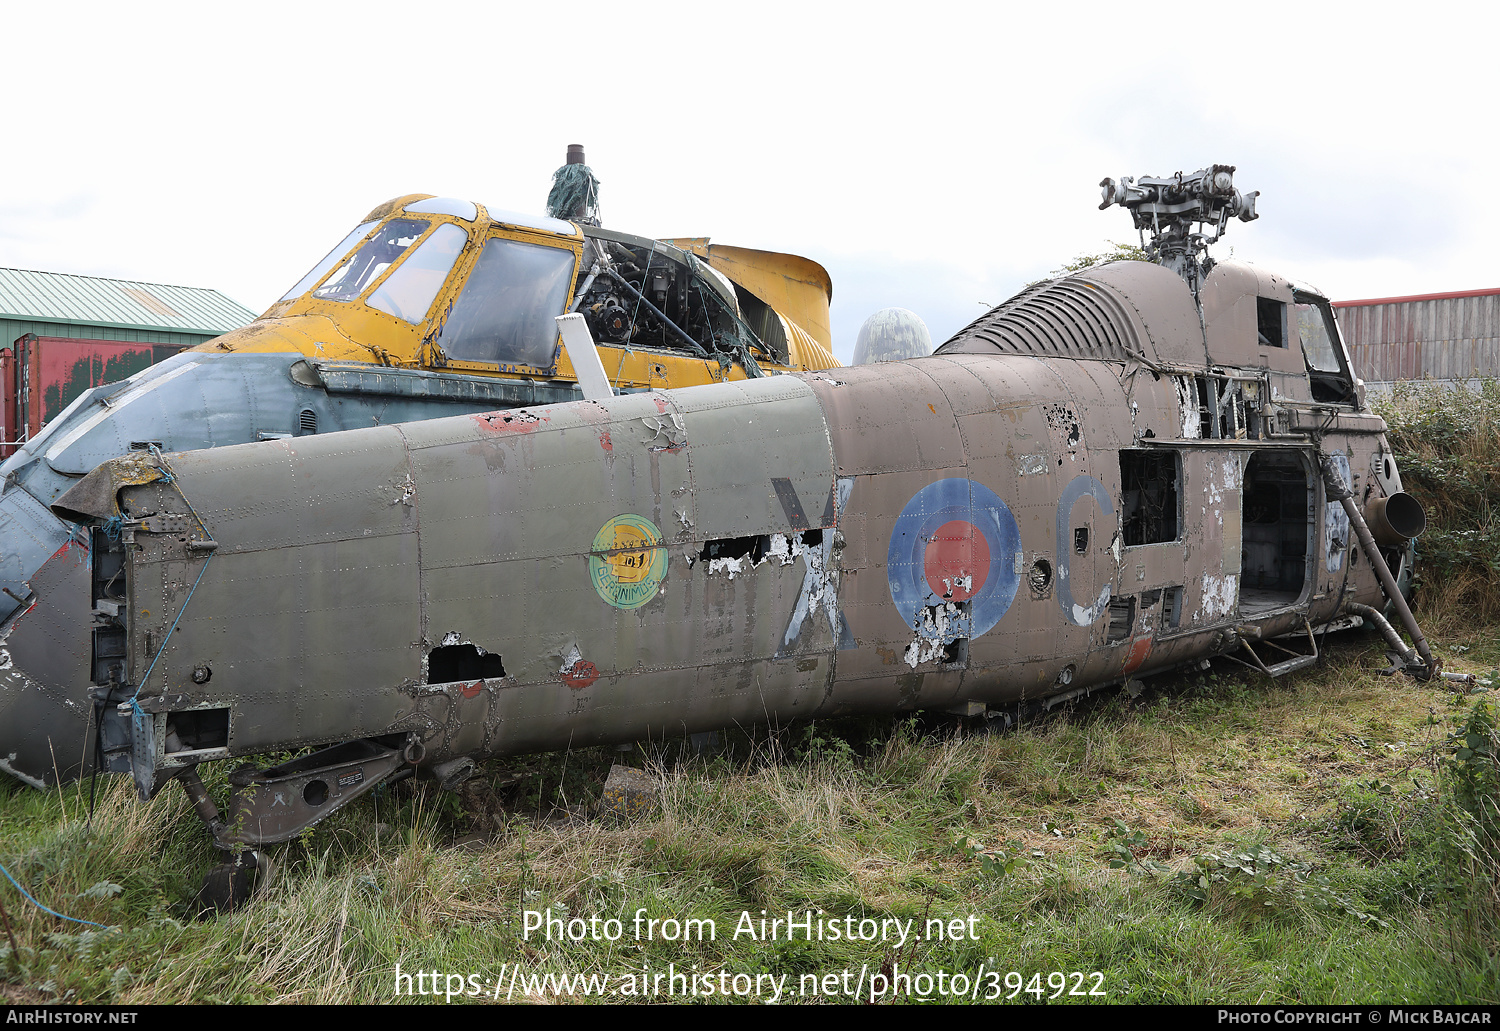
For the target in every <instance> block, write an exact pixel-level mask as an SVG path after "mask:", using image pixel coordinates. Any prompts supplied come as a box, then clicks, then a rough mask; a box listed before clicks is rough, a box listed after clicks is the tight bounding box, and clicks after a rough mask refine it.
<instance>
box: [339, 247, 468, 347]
mask: <svg viewBox="0 0 1500 1031" xmlns="http://www.w3.org/2000/svg"><path fill="white" fill-rule="evenodd" d="M468 242H469V234H468V233H466V232H464V231H463V230H462V229H460V228H459V227H458V226H455V225H440V226H438V227H437V228H436V229H434V230H433V231H432V235H431V236H429V237H428V238H427V239H425V240H423V241H422V242H421V243H420V244H418V245H417V249H416V250H415V251H413V252H412V253H411V254H409V255H407V257H406V260H405V261H403V262H402V263H401V266H400V267H399V268H397V269H396V271H394V272H392V273H391V274H390V275H389V276H386V277H385V282H383V283H381V284H380V286H378V287H376V288H375V290H374V291H373V292H372V293H371V294H370V296H369V298H367V299H366V301H365V303H366V304H368V305H369V306H370V307H372V308H379V309H380V310H381V311H384V312H389V313H390V314H392V315H394V316H396V317H397V318H398V319H405V320H406V321H407V322H413V323H415V322H421V321H422V320H423V319H425V318H427V309H428V308H431V307H432V302H433V300H434V299H436V298H437V295H438V291H439V290H441V289H442V288H443V283H445V282H447V279H448V273H449V272H451V271H453V263H454V262H455V261H457V260H458V255H459V252H460V251H462V250H463V249H464V244H466V243H468Z"/></svg>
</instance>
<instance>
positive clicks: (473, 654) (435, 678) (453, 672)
mask: <svg viewBox="0 0 1500 1031" xmlns="http://www.w3.org/2000/svg"><path fill="white" fill-rule="evenodd" d="M503 676H505V663H503V662H501V661H500V656H499V655H497V654H495V653H494V652H486V651H483V650H481V649H480V648H478V647H476V646H475V645H472V644H448V645H443V646H442V647H440V648H434V649H432V651H431V652H429V653H428V655H427V682H428V683H429V684H451V683H453V682H454V681H456V680H494V679H496V678H498V677H503Z"/></svg>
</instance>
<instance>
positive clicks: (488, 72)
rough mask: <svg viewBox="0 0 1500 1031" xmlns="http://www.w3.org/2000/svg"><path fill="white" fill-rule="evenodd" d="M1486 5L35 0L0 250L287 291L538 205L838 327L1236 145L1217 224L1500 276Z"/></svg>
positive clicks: (40, 259)
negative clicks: (467, 205)
mask: <svg viewBox="0 0 1500 1031" xmlns="http://www.w3.org/2000/svg"><path fill="white" fill-rule="evenodd" d="M1493 10H1494V9H1492V8H1488V7H1487V6H1483V7H1481V6H1480V5H1464V6H1462V7H1457V6H1449V5H1445V4H1441V3H1426V4H1420V5H1402V6H1400V7H1396V6H1395V5H1387V4H1361V5H1354V4H1343V5H1333V4H1329V5H1324V4H1319V3H1307V2H1303V3H1295V4H1272V3H1236V4H1205V3H1201V2H1192V3H1178V4H1170V3H1167V4H1145V5H1143V4H1126V3H1119V2H1112V3H1105V4H1078V3H1074V4H1066V5H1062V4H1057V5H1052V4H1037V3H1027V4H1015V5H1011V4H1005V3H988V4H977V3H976V4H947V3H941V2H929V3H922V4H913V3H910V2H906V3H899V4H882V3H864V4H859V5H856V4H822V3H818V2H816V0H803V2H797V3H767V2H761V3H756V4H736V5H728V4H706V3H669V2H652V3H611V4H602V5H594V4H589V3H546V4H543V3H539V2H533V3H526V4H514V3H489V4H460V3H446V2H442V0H428V2H425V3H405V4H389V5H382V4H376V3H359V4H354V3H348V4H336V5H335V4H323V3H317V2H303V3H290V4H281V3H255V4H233V5H230V4H225V5H215V4H201V3H194V4H183V5H170V4H153V3H149V2H147V3H137V4H118V3H111V4H102V5H96V4H89V3H70V4H67V5H61V4H52V5H44V4H27V5H19V4H17V5H11V6H10V7H9V8H8V10H7V12H6V15H5V19H4V24H5V31H6V35H7V37H8V39H9V42H10V45H9V46H7V47H6V66H5V75H6V82H7V90H6V93H7V98H6V104H5V115H4V118H3V119H0V127H3V128H0V140H3V144H0V149H3V153H4V160H3V162H0V266H7V267H15V268H31V269H44V270H50V271H59V272H75V273H81V274H86V275H97V276H112V277H118V278H125V279H139V280H146V281H151V282H163V283H175V284H181V285H187V286H205V287H214V288H217V289H219V290H221V291H223V292H224V293H226V294H228V295H229V296H230V297H233V298H234V299H235V300H237V301H239V302H240V303H242V304H244V305H246V306H248V307H250V308H252V309H254V310H256V311H260V310H263V309H264V308H265V307H267V306H268V305H269V304H270V303H271V302H272V301H274V300H275V299H276V298H277V297H278V296H280V294H281V293H282V292H283V291H284V290H285V289H286V288H287V287H288V286H289V285H290V284H292V283H293V282H295V281H296V280H297V279H298V278H299V277H300V276H301V275H302V274H303V273H304V272H305V271H306V270H307V269H308V268H310V267H311V266H312V265H313V264H314V263H315V262H316V261H317V260H318V259H319V258H321V257H322V255H323V254H324V253H325V252H326V251H327V250H328V249H329V248H330V247H331V246H333V244H334V243H336V242H337V241H338V240H339V239H340V238H341V237H342V236H343V234H344V233H346V232H347V231H348V230H349V229H350V228H352V227H353V226H354V225H355V224H356V223H357V222H358V221H359V219H360V217H361V216H362V215H364V214H365V213H366V212H367V211H368V210H369V209H370V208H372V207H374V206H375V205H376V204H378V203H379V202H381V201H383V200H386V199H388V198H390V197H393V196H397V195H400V194H404V193H412V192H422V193H435V194H438V195H443V196H459V197H466V198H470V199H473V200H478V201H480V202H482V203H485V204H488V205H490V206H492V207H497V208H506V209H511V210H520V211H534V212H540V211H541V210H542V208H543V204H544V201H545V198H546V193H547V189H548V187H549V185H550V176H551V173H552V171H553V170H554V169H555V168H556V167H557V166H558V165H560V164H561V163H562V161H563V157H564V152H565V149H566V146H567V144H569V143H582V144H584V145H585V147H586V148H587V155H588V160H589V164H590V165H591V166H592V167H593V169H594V171H595V173H596V174H597V175H598V177H599V179H600V180H601V182H602V187H601V192H600V204H601V209H602V215H603V218H604V223H605V225H606V226H610V227H612V228H617V229H621V230H625V231H627V232H634V233H640V234H643V235H648V236H677V235H694V236H700V235H707V236H710V237H712V238H713V239H714V240H716V241H719V242H722V243H731V244H738V245H742V246H749V247H760V248H765V249H770V250H785V251H793V252H796V253H799V254H804V255H807V256H808V257H810V258H813V259H815V260H817V261H819V262H821V263H822V264H823V265H824V266H825V267H826V268H827V269H828V270H829V272H830V274H831V275H832V278H833V284H834V301H833V323H834V327H833V328H834V340H835V345H836V351H837V352H838V354H839V356H840V358H842V359H844V360H847V359H848V357H849V355H850V352H851V351H852V348H853V341H854V336H855V333H856V332H857V331H858V328H859V325H860V323H861V322H862V321H863V320H864V319H865V318H866V317H867V316H868V315H869V314H871V313H872V312H874V311H875V310H877V309H879V308H882V307H887V306H891V305H897V306H901V307H906V308H910V309H912V310H914V311H916V312H917V313H918V314H920V315H921V316H922V317H923V318H924V319H925V320H926V321H927V323H928V326H929V327H930V329H931V331H932V335H933V338H934V341H935V342H941V341H942V340H943V339H945V338H946V337H947V336H949V335H950V334H951V333H953V332H954V331H956V330H957V329H959V328H961V327H962V326H963V325H964V324H966V323H967V322H969V321H970V320H972V319H973V318H975V317H976V316H978V315H980V314H981V313H982V312H983V311H984V307H983V306H984V305H993V304H996V303H998V302H1000V301H1002V300H1004V299H1005V298H1006V297H1008V296H1010V294H1012V293H1014V292H1015V291H1016V290H1017V289H1019V288H1020V287H1021V286H1022V285H1024V284H1025V283H1026V282H1028V281H1030V280H1034V279H1038V278H1041V277H1042V276H1044V275H1045V274H1046V273H1047V272H1048V271H1049V270H1050V269H1054V268H1056V267H1057V266H1059V265H1060V264H1061V263H1063V262H1064V261H1067V260H1069V259H1071V258H1073V257H1075V256H1077V255H1079V254H1082V253H1086V252H1094V251H1097V250H1100V249H1103V248H1104V247H1105V246H1106V243H1107V241H1110V240H1133V239H1134V231H1133V230H1132V229H1131V228H1130V221H1129V216H1128V215H1127V214H1126V213H1125V212H1124V211H1122V210H1120V209H1118V208H1115V209H1111V210H1110V211H1106V212H1101V211H1099V210H1098V209H1097V206H1098V201H1099V191H1098V187H1097V185H1096V184H1097V183H1098V182H1099V180H1100V179H1101V178H1103V177H1104V176H1113V177H1116V178H1119V177H1121V176H1126V175H1131V176H1141V175H1165V174H1170V173H1172V172H1176V171H1179V170H1182V171H1192V170H1194V169H1197V168H1199V167H1202V166H1204V165H1206V164H1211V163H1214V162H1223V163H1227V164H1233V165H1237V166H1238V168H1239V171H1238V173H1237V174H1236V183H1237V185H1239V186H1240V187H1241V188H1242V189H1244V190H1247V191H1248V190H1260V191H1261V198H1260V201H1259V205H1258V207H1259V211H1260V214H1261V217H1260V219H1259V220H1258V221H1256V222H1253V223H1250V224H1248V225H1247V224H1242V223H1238V222H1235V223H1232V224H1231V228H1230V230H1229V233H1228V235H1227V237H1226V240H1225V242H1224V243H1223V244H1221V245H1220V246H1219V249H1218V250H1217V251H1216V253H1218V254H1220V255H1221V256H1226V257H1227V256H1228V253H1229V248H1230V247H1233V249H1234V256H1235V257H1236V258H1239V259H1243V260H1249V261H1253V262H1256V263H1258V264H1261V265H1265V266H1268V267H1270V268H1273V269H1275V270H1276V271H1278V272H1281V273H1283V274H1285V275H1289V276H1292V277H1294V278H1297V279H1301V280H1303V281H1306V282H1310V283H1312V284H1314V285H1317V286H1319V287H1321V288H1322V289H1323V290H1325V291H1327V292H1328V293H1329V294H1330V295H1331V296H1332V297H1334V298H1335V299H1353V298H1363V297H1380V296H1390V295H1396V294H1410V293H1425V292H1432V291H1446V290H1464V289H1474V288H1481V287H1494V286H1500V270H1497V268H1496V261H1495V259H1494V254H1495V251H1496V244H1495V240H1496V237H1497V235H1500V203H1497V202H1496V201H1497V177H1496V170H1497V169H1500V161H1497V160H1496V157H1497V154H1496V151H1497V149H1500V144H1497V138H1500V133H1497V132H1496V128H1495V114H1494V112H1495V108H1496V100H1497V88H1496V81H1497V79H1496V72H1495V60H1496V59H1495V56H1494V47H1495V41H1496V39H1497V38H1500V37H1497V32H1496V29H1497V21H1500V16H1497V15H1495V14H1494V13H1492V12H1493Z"/></svg>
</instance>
